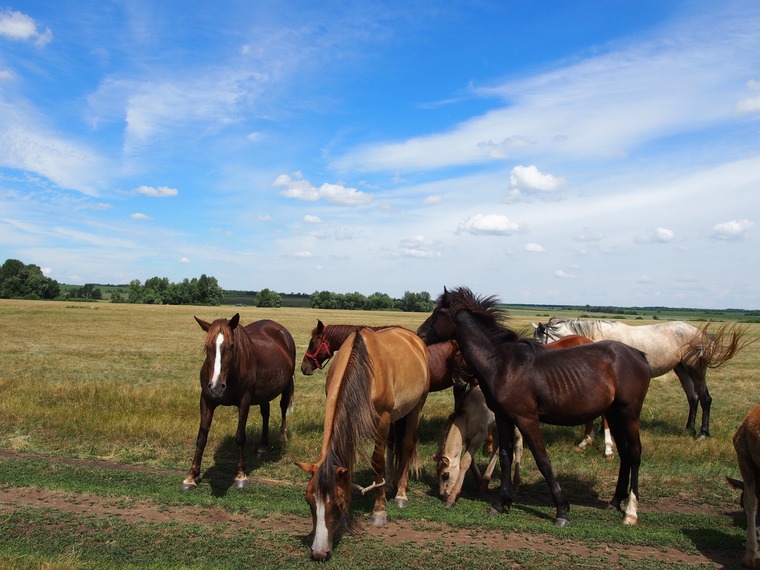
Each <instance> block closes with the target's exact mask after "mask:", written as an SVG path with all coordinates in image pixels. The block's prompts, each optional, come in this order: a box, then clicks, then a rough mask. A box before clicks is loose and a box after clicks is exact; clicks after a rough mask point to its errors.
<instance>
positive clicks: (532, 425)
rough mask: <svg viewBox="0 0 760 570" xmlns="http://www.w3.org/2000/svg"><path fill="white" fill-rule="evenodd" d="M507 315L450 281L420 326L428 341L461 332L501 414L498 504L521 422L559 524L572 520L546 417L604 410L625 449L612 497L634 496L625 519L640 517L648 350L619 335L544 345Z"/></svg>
mask: <svg viewBox="0 0 760 570" xmlns="http://www.w3.org/2000/svg"><path fill="white" fill-rule="evenodd" d="M500 317H501V312H500V311H499V309H498V308H497V301H496V299H495V298H494V297H487V298H479V297H476V296H475V295H474V294H473V293H472V292H471V291H470V290H469V289H466V288H460V289H456V290H454V291H450V292H449V291H446V290H445V289H444V292H443V295H441V297H440V298H439V299H438V302H437V304H436V306H435V309H434V310H433V313H432V314H431V315H430V317H428V319H427V320H426V321H425V322H424V323H423V324H422V325H421V326H420V328H419V329H418V330H417V333H418V334H419V335H420V337H421V338H422V339H423V340H424V341H425V342H426V343H434V342H441V341H443V340H448V339H452V338H453V339H456V341H457V343H458V344H459V347H460V348H461V350H462V354H463V355H464V359H465V361H466V362H467V365H468V366H469V368H470V370H472V372H473V374H474V375H475V376H476V378H477V379H478V382H479V384H480V387H481V389H482V390H483V395H484V396H485V397H486V403H487V404H488V407H489V408H491V410H493V412H494V414H495V415H496V424H497V427H498V432H499V441H500V442H502V445H501V448H500V450H499V460H500V463H501V489H500V494H499V500H498V502H497V503H496V504H494V505H493V510H494V512H503V511H504V509H505V508H509V507H511V505H512V500H513V492H512V482H511V480H510V477H509V474H510V470H511V462H512V442H513V438H512V432H513V428H514V426H515V425H516V426H517V427H518V429H519V430H520V433H522V435H523V439H524V441H525V442H526V443H527V444H528V447H530V450H531V452H532V453H533V457H534V458H535V460H536V465H537V466H538V468H539V470H540V471H541V474H542V475H543V476H544V478H545V479H546V482H547V484H548V485H549V489H550V491H551V493H552V497H553V499H554V505H555V507H556V509H557V515H556V520H555V524H556V525H557V526H566V525H567V524H568V515H567V513H568V509H569V504H568V502H567V499H566V498H565V495H564V493H563V491H562V489H561V488H560V486H559V483H557V480H556V478H555V477H554V472H553V470H552V465H551V461H550V460H549V456H548V455H547V453H546V447H545V445H544V440H543V436H542V435H541V430H540V426H539V423H540V422H544V423H549V424H556V425H579V424H583V423H586V422H588V421H590V420H593V419H594V418H596V417H599V416H600V415H604V416H605V417H606V418H607V421H608V422H609V425H610V430H611V431H612V436H613V438H614V439H615V443H616V445H617V448H618V453H619V455H620V470H619V472H618V481H617V486H616V488H615V494H614V495H613V497H612V501H611V502H610V504H611V505H613V506H614V507H616V508H618V509H620V508H621V503H622V502H623V501H624V500H625V498H626V496H627V497H628V503H627V507H626V511H625V518H624V521H623V522H624V523H626V524H635V523H636V521H637V511H636V508H637V502H638V499H637V497H638V485H639V465H640V463H641V439H640V437H639V418H640V415H641V408H642V405H643V403H644V397H645V396H646V393H647V390H648V388H649V365H648V364H647V361H646V359H645V358H644V355H643V354H642V353H641V352H639V351H638V350H635V349H633V348H630V347H629V346H626V345H624V344H622V343H620V342H615V341H602V342H594V343H591V344H584V345H582V346H576V347H574V348H568V349H560V350H545V349H544V348H543V347H542V345H540V344H539V343H537V342H535V341H533V340H528V339H521V338H520V337H519V335H517V333H515V332H514V331H512V330H510V329H508V328H506V327H504V326H503V325H502V324H501V322H500ZM629 483H630V492H629V490H628V486H629Z"/></svg>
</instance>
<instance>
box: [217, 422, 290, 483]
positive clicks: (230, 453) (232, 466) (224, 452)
mask: <svg viewBox="0 0 760 570" xmlns="http://www.w3.org/2000/svg"><path fill="white" fill-rule="evenodd" d="M277 434H278V432H277ZM272 435H274V434H273V432H272V431H271V430H270V440H269V449H268V450H267V452H266V453H265V454H263V455H261V456H260V455H258V454H257V453H256V451H257V447H258V444H259V441H260V440H261V433H260V432H259V431H258V430H256V431H254V430H252V429H250V430H246V443H245V462H246V476H247V477H248V479H249V481H248V484H249V485H250V484H251V483H252V482H253V481H251V477H252V475H253V474H254V473H255V472H256V470H257V469H259V468H260V467H262V466H263V465H264V464H266V463H277V462H279V461H280V460H281V459H282V458H283V456H284V454H285V449H284V447H283V445H282V444H281V443H280V441H279V435H277V437H272ZM237 461H238V448H237V443H236V442H235V437H234V436H233V435H227V436H225V437H224V439H223V440H222V441H221V442H220V443H219V445H218V446H217V447H216V449H215V450H214V459H213V464H212V465H210V466H209V467H208V468H207V469H206V470H205V471H204V472H203V480H204V481H206V482H207V483H208V485H209V487H210V488H211V495H212V496H214V497H223V496H225V495H227V492H228V491H229V489H230V487H232V486H234V485H235V476H236V475H237Z"/></svg>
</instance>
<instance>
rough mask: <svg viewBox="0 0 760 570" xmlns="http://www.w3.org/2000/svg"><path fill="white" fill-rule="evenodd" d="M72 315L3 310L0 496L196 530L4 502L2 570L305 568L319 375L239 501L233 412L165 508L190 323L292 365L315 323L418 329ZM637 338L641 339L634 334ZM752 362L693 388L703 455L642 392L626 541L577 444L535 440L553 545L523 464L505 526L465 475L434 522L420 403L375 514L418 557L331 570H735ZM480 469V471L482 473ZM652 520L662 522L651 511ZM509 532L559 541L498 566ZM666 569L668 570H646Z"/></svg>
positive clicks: (183, 429) (191, 346)
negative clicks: (639, 452)
mask: <svg viewBox="0 0 760 570" xmlns="http://www.w3.org/2000/svg"><path fill="white" fill-rule="evenodd" d="M82 307H83V305H80V304H73V305H72V304H71V303H66V302H33V301H0V319H1V320H2V322H3V325H4V326H3V327H2V329H0V341H1V342H2V349H0V360H1V361H2V370H3V373H2V375H0V390H2V392H1V393H2V398H0V417H2V418H3V422H2V423H1V424H0V491H8V492H9V493H11V494H12V492H13V490H14V489H20V488H24V487H27V488H29V487H31V488H35V489H40V490H43V491H45V492H48V493H57V494H60V495H61V496H62V497H64V500H65V501H67V502H69V503H73V504H76V503H77V502H83V503H84V504H92V505H97V504H101V503H103V502H108V503H109V504H111V503H115V504H116V505H117V506H118V505H120V504H121V505H124V508H125V509H128V508H129V507H130V506H131V505H133V504H134V503H135V502H136V501H141V502H144V503H145V504H147V505H148V506H149V508H152V509H154V510H158V511H161V510H162V509H165V510H168V511H169V512H173V511H172V509H183V510H189V511H190V512H193V511H197V512H198V519H197V521H195V522H193V523H191V522H187V521H185V520H176V521H173V522H162V523H158V522H151V521H145V522H140V521H128V520H125V519H124V517H120V516H118V513H117V514H113V515H109V516H104V515H102V514H100V515H98V514H87V513H86V512H85V513H80V512H72V511H70V510H66V509H59V508H52V507H50V506H46V505H45V504H41V505H15V504H14V503H13V501H9V502H8V503H7V504H0V567H19V568H22V567H23V568H40V567H45V568H87V567H92V568H104V567H109V568H113V567H118V568H133V567H134V568H137V567H141V568H142V567H149V568H169V567H171V568H176V567H182V568H201V567H203V568H209V567H210V568H238V567H248V566H253V567H257V568H268V567H272V568H275V567H276V568H283V567H284V568H301V567H312V566H313V564H312V563H311V562H310V561H309V559H308V558H309V557H308V545H307V543H306V542H305V541H304V534H305V533H306V532H308V528H309V527H310V517H309V512H308V507H307V506H306V504H305V502H304V497H303V486H304V485H305V482H306V475H305V474H304V473H303V472H302V471H301V470H300V469H299V468H297V467H296V466H295V465H294V464H293V462H294V461H297V460H303V461H315V460H316V459H318V450H319V448H320V445H321V437H322V419H323V413H324V381H325V372H324V371H319V372H317V373H316V374H315V375H314V376H311V377H305V376H303V375H301V374H300V372H298V373H297V374H296V402H295V407H294V410H293V412H292V414H291V417H290V423H289V442H288V443H287V444H286V445H284V446H283V445H281V444H280V443H279V442H278V441H276V440H277V438H276V437H274V438H273V441H274V443H273V445H272V448H271V449H270V451H269V453H268V454H267V455H266V456H265V457H263V458H255V457H254V456H253V454H252V453H249V454H248V467H249V470H250V475H251V479H252V481H253V484H252V485H251V486H249V487H247V488H245V489H236V488H235V487H233V486H232V484H231V483H232V478H233V476H234V471H235V463H236V449H235V444H234V439H233V435H234V429H235V422H236V410H235V409H234V408H220V409H219V410H218V412H217V415H216V417H215V419H214V424H213V426H212V430H211V434H210V437H209V442H208V446H207V448H206V455H205V457H204V462H203V470H204V473H205V478H204V480H203V482H202V483H201V484H200V485H199V487H198V489H197V490H196V491H195V492H192V493H184V494H183V493H180V492H179V484H180V482H181V481H182V479H183V478H184V476H185V473H186V471H187V469H188V468H189V465H190V459H191V456H192V451H193V447H194V440H195V435H196V432H197V429H198V398H199V392H200V391H199V385H198V371H199V369H200V365H201V362H202V360H203V354H202V351H201V345H202V342H203V333H202V331H201V330H200V328H199V327H198V325H197V324H196V323H195V321H194V319H193V318H192V317H193V315H198V316H199V317H201V318H204V319H206V320H211V319H214V318H217V317H222V316H225V317H230V316H232V314H234V313H235V312H238V311H239V312H240V313H241V317H242V321H243V322H250V321H252V320H256V319H259V318H273V319H275V320H277V321H279V322H281V323H283V324H284V325H285V326H286V327H287V328H288V329H289V330H290V331H291V332H292V333H293V336H294V338H295V340H296V344H297V354H298V362H299V363H300V358H301V357H302V355H303V353H304V351H305V349H306V345H307V342H308V338H309V333H310V330H311V328H312V327H313V326H314V325H315V324H316V321H317V318H320V319H322V320H323V322H325V323H327V324H331V323H338V322H340V323H355V324H374V325H380V324H402V325H404V326H407V327H408V328H411V329H415V328H416V327H417V326H418V325H419V324H420V323H421V322H422V320H424V318H425V317H426V315H421V314H409V313H385V312H383V313H378V312H355V311H350V312H341V311H317V310H311V309H296V308H287V309H285V308H283V309H257V308H252V307H229V306H226V307H225V306H223V307H215V308H207V307H154V306H139V305H137V306H135V305H114V304H109V303H99V304H93V305H92V306H91V308H89V307H88V308H87V309H86V310H85V309H83V308H82ZM531 320H537V318H536V316H535V315H532V316H531V315H529V314H527V312H526V313H524V314H523V313H521V314H519V315H517V314H513V321H512V326H513V328H515V329H518V330H520V329H523V328H525V329H527V328H528V327H530V322H531ZM646 322H651V321H636V324H639V323H642V324H643V323H646ZM750 326H751V327H752V328H751V329H750V334H753V335H756V336H757V335H758V333H760V325H750ZM759 363H760V343H756V344H754V345H751V346H750V347H748V348H747V349H746V350H745V351H744V352H742V353H741V354H739V355H738V356H737V357H735V358H734V359H733V360H732V361H731V362H730V363H729V364H727V365H726V366H725V367H723V368H721V369H718V370H715V371H710V372H709V374H708V386H709V388H710V392H711V394H712V396H713V399H714V400H713V413H712V422H711V432H712V435H713V437H712V438H710V439H708V440H705V441H696V440H694V439H693V438H692V437H690V436H688V435H686V434H685V433H684V431H683V425H684V423H685V421H686V412H687V406H686V399H685V396H684V394H683V391H682V389H681V387H680V384H679V383H678V380H677V379H676V378H675V376H674V375H673V374H669V375H667V376H665V377H663V378H660V379H655V380H653V381H652V385H651V388H650V392H649V394H648V396H647V401H646V402H645V405H644V413H643V417H642V440H643V450H644V456H643V464H642V469H641V476H640V477H641V479H640V489H641V495H642V502H641V505H640V525H639V526H638V527H635V528H629V527H623V526H622V525H621V524H620V520H621V516H620V514H619V513H617V512H615V511H609V510H605V509H604V508H603V507H604V504H605V503H606V502H607V501H608V500H609V498H610V497H611V495H612V491H613V487H614V482H615V478H616V476H617V466H618V464H617V460H616V459H614V460H612V461H605V460H604V459H603V458H602V457H601V451H600V448H599V446H598V445H597V446H596V447H595V448H594V449H591V450H587V451H586V452H584V453H578V452H576V451H575V450H574V445H573V444H574V443H575V442H576V441H577V439H578V438H579V436H580V433H581V428H562V427H554V426H545V428H544V434H545V438H546V442H547V448H548V451H549V454H550V457H551V459H552V462H553V465H554V470H555V473H556V474H557V476H558V479H559V482H560V484H561V485H562V486H563V489H564V490H565V492H566V494H567V496H568V498H569V500H570V503H571V505H572V507H571V511H570V517H571V525H570V527H568V528H566V529H555V528H554V527H553V526H552V524H551V519H552V517H553V515H554V508H553V505H552V503H551V497H550V495H549V492H548V489H547V487H546V483H545V482H544V480H543V478H542V477H541V475H540V474H539V473H538V471H537V469H536V468H535V464H534V462H533V458H532V457H531V456H530V453H529V452H527V451H526V454H525V456H524V464H523V487H522V490H521V494H520V497H519V498H518V500H517V502H516V504H515V506H514V507H513V509H512V511H511V512H510V513H509V514H504V515H501V516H497V517H489V516H486V515H485V510H486V506H487V502H488V501H489V500H492V499H493V498H494V497H495V490H493V489H492V490H490V491H489V495H488V496H487V497H478V496H477V495H476V493H475V489H474V485H473V484H472V481H471V480H470V479H469V476H468V479H467V481H466V482H465V487H464V493H463V496H462V498H461V499H460V501H459V503H458V504H457V506H456V507H454V508H453V509H446V508H444V506H443V503H442V502H441V501H440V500H439V499H438V498H437V497H435V496H434V490H435V489H436V488H437V487H436V481H435V473H434V466H433V462H432V459H431V457H432V455H433V454H434V453H435V451H436V438H437V435H438V432H439V431H440V428H441V426H442V425H443V422H444V421H445V419H446V417H447V416H448V414H449V413H450V412H451V409H452V397H451V394H450V392H440V393H433V394H430V396H429V398H428V402H427V404H426V406H425V409H424V412H423V420H422V424H421V426H420V442H419V450H420V456H421V457H422V458H423V462H424V468H423V474H422V477H421V478H420V480H417V481H413V482H412V484H411V490H410V496H411V498H412V501H411V506H410V507H409V509H406V510H399V509H397V508H395V507H392V506H391V507H390V512H389V514H390V518H391V520H392V521H393V520H395V521H402V522H404V523H405V524H407V525H412V528H419V529H422V530H426V529H427V531H428V532H427V533H426V536H427V543H425V544H416V543H414V542H412V541H410V540H404V537H393V536H391V537H388V536H386V537H385V538H384V537H382V536H375V535H372V534H371V533H368V532H358V533H356V534H353V535H349V536H346V537H344V539H343V540H342V541H341V542H340V544H339V545H338V546H337V548H336V552H335V556H334V557H333V559H332V560H330V562H329V564H330V565H331V566H333V567H335V568H354V567H363V568H365V567H366V568H409V567H412V566H414V565H423V567H432V566H435V567H441V568H459V567H462V566H464V567H467V568H504V567H507V568H510V567H518V566H522V567H525V568H554V567H556V566H557V565H561V567H563V568H573V567H584V568H588V567H601V566H604V565H605V564H606V563H608V562H609V557H608V555H607V554H605V552H606V551H605V549H606V548H610V549H612V550H613V551H614V550H615V549H616V547H617V548H620V549H621V550H622V551H623V553H622V554H621V557H620V561H619V565H620V566H621V567H626V568H644V567H653V566H652V565H651V564H652V562H651V561H650V562H649V563H646V562H644V561H642V560H639V559H636V558H635V557H634V558H631V557H630V556H629V557H628V558H626V555H625V548H634V549H636V548H651V549H655V550H656V551H662V550H667V549H675V550H678V551H680V552H684V553H690V554H692V555H696V554H698V553H699V552H708V551H709V552H712V551H715V552H719V553H720V552H725V553H726V554H724V555H722V557H720V559H719V560H716V561H715V563H716V564H717V565H720V564H724V563H725V561H726V560H729V561H731V560H733V561H736V560H738V558H739V556H740V554H741V549H742V544H743V524H744V523H743V520H742V516H741V515H740V514H739V512H738V498H737V496H736V495H735V494H734V493H733V492H732V491H731V490H730V489H729V488H728V487H727V485H726V484H725V482H724V476H725V475H733V476H736V475H738V469H737V468H736V459H735V455H734V451H733V448H732V445H731V437H732V435H733V432H734V431H735V429H736V427H737V426H738V424H739V422H740V421H741V419H742V418H743V417H744V415H745V414H746V412H747V411H748V410H749V409H750V408H751V407H752V406H753V405H754V404H755V403H757V399H756V396H755V395H756V394H757V393H758V387H760V380H758V379H757V378H756V374H755V371H756V370H757V369H758V364H759ZM279 421H280V418H279V407H278V406H276V405H273V406H272V428H273V433H277V427H278V425H279ZM260 430H261V426H260V416H259V414H258V411H257V410H252V413H251V416H250V418H249V422H248V436H249V442H251V443H249V449H252V445H251V444H252V443H253V442H257V441H258V439H259V436H260ZM3 451H5V453H3ZM12 452H15V453H21V455H16V454H14V453H12ZM479 461H480V463H481V464H483V463H485V461H486V458H485V456H484V455H481V456H480V457H479ZM103 462H113V463H116V464H121V466H120V467H118V468H116V467H114V466H111V465H110V463H103ZM124 466H126V468H124ZM370 478H371V473H370V471H369V469H368V466H367V465H366V462H364V461H363V460H360V462H359V466H358V472H357V481H358V482H360V483H364V484H366V482H369V480H370ZM493 486H494V484H493V483H492V487H493ZM655 504H656V505H661V504H668V505H672V506H674V507H676V508H672V509H663V508H654V507H653V505H655ZM208 509H222V511H224V512H228V513H234V514H242V515H245V517H246V520H247V521H252V522H250V523H249V524H245V525H242V526H237V527H235V528H231V527H230V526H229V525H225V524H221V523H214V522H211V521H207V520H205V519H204V515H203V513H204V510H208ZM117 510H118V509H117ZM370 510H371V499H370V498H368V497H361V496H358V495H356V496H354V499H353V503H352V511H353V512H354V514H355V515H357V516H358V517H359V518H361V517H362V516H363V515H364V514H366V513H368V512H369V511H370ZM272 516H275V517H277V516H282V517H294V518H295V520H300V521H302V524H303V526H304V529H305V530H304V531H303V532H300V533H299V532H298V531H294V530H293V528H292V527H288V528H286V529H285V530H282V531H278V530H276V529H273V528H270V527H269V526H262V528H259V527H258V526H257V524H256V521H264V520H268V519H267V518H268V517H272ZM270 526H271V525H270ZM441 529H448V530H444V531H441ZM451 532H464V533H467V535H468V536H474V537H478V536H481V535H483V536H488V537H489V539H488V541H490V542H488V541H487V543H485V544H480V543H479V542H478V541H477V540H475V541H472V540H471V541H465V543H464V544H456V543H453V542H452V540H451V539H450V538H447V536H448V535H447V534H446V533H451ZM494 533H495V534H494ZM513 533H519V534H521V535H522V534H527V535H528V536H534V537H535V542H534V543H533V544H544V543H546V542H551V541H556V542H557V544H558V547H557V548H556V549H554V551H553V552H552V553H548V552H546V551H545V550H542V549H541V548H529V547H525V548H516V549H505V548H500V547H499V546H498V545H499V543H500V541H499V540H498V539H496V541H495V542H494V539H493V536H496V537H498V536H503V537H508V536H510V535H512V534H513ZM394 538H395V540H394ZM568 541H569V542H568ZM570 543H572V544H573V545H575V546H578V545H581V546H583V547H584V548H585V549H586V550H587V551H586V552H585V553H581V554H579V553H578V552H576V551H574V550H573V549H570V548H566V546H567V545H568V544H570ZM563 544H564V545H565V546H563ZM624 547H625V548H624ZM729 565H730V564H729ZM666 566H667V567H678V564H673V565H668V564H666V563H664V562H657V563H656V564H655V565H654V567H666Z"/></svg>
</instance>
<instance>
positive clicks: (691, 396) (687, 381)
mask: <svg viewBox="0 0 760 570" xmlns="http://www.w3.org/2000/svg"><path fill="white" fill-rule="evenodd" d="M673 372H675V373H676V376H678V380H679V381H680V382H681V387H682V388H683V391H684V393H685V394H686V400H687V401H688V402H689V417H688V418H687V419H686V431H688V432H689V433H691V434H692V435H696V432H697V428H696V422H697V405H698V404H699V396H697V392H696V390H695V389H694V382H693V381H692V379H691V376H690V374H689V372H688V371H687V369H686V366H685V365H684V364H683V363H682V362H679V363H678V364H677V365H676V367H675V368H673ZM703 410H704V408H703ZM703 417H704V411H703Z"/></svg>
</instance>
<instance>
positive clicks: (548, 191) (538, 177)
mask: <svg viewBox="0 0 760 570" xmlns="http://www.w3.org/2000/svg"><path fill="white" fill-rule="evenodd" d="M564 184H565V179H564V178H561V177H558V176H554V175H552V174H544V173H543V172H541V171H540V170H539V169H538V168H536V167H535V166H534V165H530V166H522V165H520V166H515V167H514V168H513V169H512V173H511V174H510V176H509V188H508V193H507V197H508V198H510V199H517V198H520V197H522V196H525V195H534V196H535V195H541V196H544V197H546V196H552V195H555V194H556V192H557V190H559V189H560V188H561V187H562V186H564Z"/></svg>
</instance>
